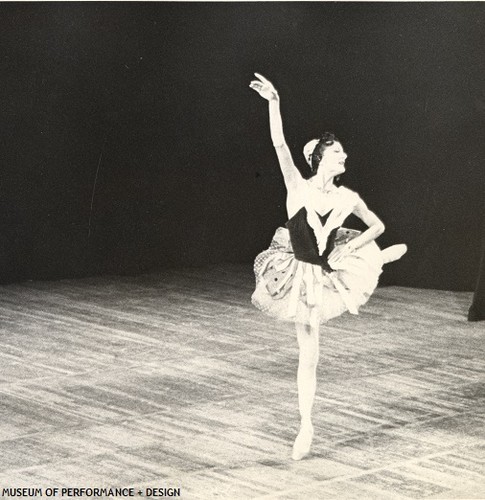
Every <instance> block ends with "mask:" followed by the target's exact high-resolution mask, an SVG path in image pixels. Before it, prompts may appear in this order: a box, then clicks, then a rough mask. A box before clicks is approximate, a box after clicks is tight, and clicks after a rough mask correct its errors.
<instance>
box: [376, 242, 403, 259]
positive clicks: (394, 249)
mask: <svg viewBox="0 0 485 500" xmlns="http://www.w3.org/2000/svg"><path fill="white" fill-rule="evenodd" d="M407 251H408V247H407V245H405V244H404V243H401V244H399V245H392V246H390V247H387V248H384V250H382V258H383V259H384V264H389V262H394V261H395V260H398V259H400V258H401V257H402V256H403V255H404V254H405V253H406V252H407Z"/></svg>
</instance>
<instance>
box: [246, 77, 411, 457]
mask: <svg viewBox="0 0 485 500" xmlns="http://www.w3.org/2000/svg"><path fill="white" fill-rule="evenodd" d="M255 75H256V79H255V80H253V81H252V82H251V83H250V85H249V86H250V87H251V88H252V89H253V90H254V91H256V92H257V93H258V94H259V95H260V96H261V97H263V98H264V99H266V100H267V101H268V104H269V121H270V132H271V140H272V142H273V145H274V148H275V150H276V154H277V156H278V160H279V165H280V168H281V172H282V174H283V178H284V182H285V186H286V189H287V199H286V207H287V212H288V222H287V223H286V226H285V227H280V228H278V229H277V230H276V233H275V235H274V237H273V240H272V242H271V245H270V247H269V248H268V249H267V250H265V251H264V252H262V253H261V254H259V255H258V256H257V257H256V260H255V263H254V272H255V276H256V289H255V291H254V293H253V296H252V302H253V304H254V305H255V306H256V307H258V308H259V309H260V310H261V311H263V312H265V313H266V314H268V315H270V316H273V317H275V318H278V319H282V320H286V321H291V322H293V323H294V324H295V327H296V334H297V339H298V346H299V363H298V374H297V384H298V404H299V410H300V416H301V425H300V431H299V433H298V436H297V437H296V440H295V442H294V445H293V452H292V458H293V459H294V460H301V459H302V458H303V457H304V456H306V455H307V454H308V453H309V451H310V447H311V443H312V439H313V425H312V419H311V413H312V406H313V401H314V398H315V390H316V367H317V362H318V356H319V338H318V337H319V328H320V324H322V323H326V322H327V321H329V320H330V319H331V318H334V317H336V316H340V315H341V314H343V313H344V312H345V311H349V312H350V313H352V314H358V309H359V307H360V306H361V305H363V304H365V303H366V302H367V300H368V299H369V297H370V296H371V295H372V293H373V291H374V290H375V288H376V286H377V282H378V278H379V275H380V273H381V272H382V266H383V265H384V264H386V263H388V262H392V261H395V260H397V259H399V258H400V257H401V256H402V255H403V254H404V253H405V252H406V250H407V248H406V245H403V244H401V245H393V246H391V247H388V248H386V249H384V250H381V249H380V248H379V247H378V246H377V244H376V243H375V241H374V240H375V239H376V238H377V237H378V236H379V235H381V234H382V233H383V231H384V224H383V223H382V222H381V220H380V219H379V218H378V217H377V216H376V215H375V214H374V213H373V212H372V211H371V210H369V209H368V208H367V205H366V204H365V203H364V201H363V200H362V199H361V198H360V196H359V195H358V194H357V193H356V192H354V191H351V190H350V189H348V188H346V187H344V186H337V185H336V184H335V179H336V178H337V177H338V176H340V175H341V174H343V173H344V172H345V160H346V158H347V155H346V153H345V151H344V148H343V146H342V144H341V142H340V141H339V140H338V139H337V138H336V137H335V135H333V134H331V133H328V132H326V133H324V134H323V135H322V136H321V137H320V138H318V139H312V140H311V141H310V142H308V144H306V146H305V147H304V150H303V155H304V157H305V159H306V161H307V163H308V166H309V168H310V176H309V179H304V178H303V177H302V175H301V174H300V171H299V170H298V169H297V167H296V166H295V164H294V162H293V158H292V156H291V153H290V150H289V148H288V146H287V144H286V141H285V137H284V134H283V124H282V119H281V113H280V99H279V96H278V92H277V91H276V89H275V87H274V86H273V84H272V83H271V82H270V81H269V80H267V79H266V78H264V77H263V76H262V75H260V74H258V73H255ZM351 214H354V215H356V216H357V217H359V218H360V219H361V220H362V221H363V222H364V223H365V224H366V226H367V227H368V229H367V230H365V231H363V232H360V231H355V230H351V229H346V228H345V227H343V224H344V222H345V219H346V218H347V217H348V216H349V215H351Z"/></svg>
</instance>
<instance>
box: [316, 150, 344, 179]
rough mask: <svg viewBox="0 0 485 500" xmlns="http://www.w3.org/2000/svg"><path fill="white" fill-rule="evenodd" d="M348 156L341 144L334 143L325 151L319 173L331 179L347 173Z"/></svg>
mask: <svg viewBox="0 0 485 500" xmlns="http://www.w3.org/2000/svg"><path fill="white" fill-rule="evenodd" d="M346 158H347V154H346V153H345V151H344V148H343V147H342V144H340V142H334V143H333V144H331V145H330V146H328V147H326V148H325V150H324V151H323V156H322V161H321V162H320V165H319V167H318V172H319V173H320V172H321V175H323V176H324V177H326V178H327V179H329V178H330V177H335V176H337V175H340V174H343V173H344V172H345V159H346Z"/></svg>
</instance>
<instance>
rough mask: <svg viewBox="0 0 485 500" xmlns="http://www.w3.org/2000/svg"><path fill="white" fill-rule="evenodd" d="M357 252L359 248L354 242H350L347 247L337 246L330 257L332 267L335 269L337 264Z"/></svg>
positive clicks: (329, 261)
mask: <svg viewBox="0 0 485 500" xmlns="http://www.w3.org/2000/svg"><path fill="white" fill-rule="evenodd" d="M355 250H357V247H356V246H355V243H354V240H350V241H349V242H348V243H346V244H345V245H338V246H336V247H335V248H334V249H333V250H332V252H331V253H330V255H329V256H328V263H329V264H330V267H334V265H335V264H338V263H339V262H340V261H341V260H342V259H343V258H344V257H347V256H349V255H350V254H352V253H354V252H355Z"/></svg>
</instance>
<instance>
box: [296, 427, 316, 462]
mask: <svg viewBox="0 0 485 500" xmlns="http://www.w3.org/2000/svg"><path fill="white" fill-rule="evenodd" d="M312 440H313V426H311V425H309V426H305V427H301V428H300V432H299V433H298V436H296V439H295V442H294V443H293V452H292V454H291V458H292V459H293V460H301V459H302V458H303V457H306V456H307V455H308V453H310V447H311V445H312Z"/></svg>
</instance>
